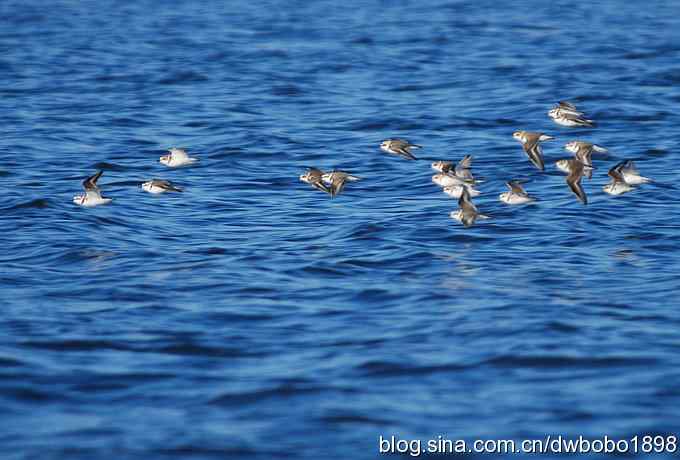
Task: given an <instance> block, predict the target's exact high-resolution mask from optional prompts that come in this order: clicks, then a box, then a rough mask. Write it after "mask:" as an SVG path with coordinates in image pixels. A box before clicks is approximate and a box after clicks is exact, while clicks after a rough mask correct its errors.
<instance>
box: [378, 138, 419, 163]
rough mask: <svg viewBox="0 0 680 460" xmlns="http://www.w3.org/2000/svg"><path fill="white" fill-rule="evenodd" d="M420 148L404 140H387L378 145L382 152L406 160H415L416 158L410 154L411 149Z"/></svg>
mask: <svg viewBox="0 0 680 460" xmlns="http://www.w3.org/2000/svg"><path fill="white" fill-rule="evenodd" d="M420 148H422V146H420V145H416V144H411V143H410V142H409V141H406V140H404V139H387V140H384V141H382V143H381V144H380V149H381V150H382V151H383V152H387V153H391V154H393V155H399V156H400V157H402V158H406V159H407V160H415V159H416V157H415V156H413V154H412V153H411V150H412V149H420Z"/></svg>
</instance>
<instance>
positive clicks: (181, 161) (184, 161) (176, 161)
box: [159, 147, 198, 168]
mask: <svg viewBox="0 0 680 460" xmlns="http://www.w3.org/2000/svg"><path fill="white" fill-rule="evenodd" d="M168 152H169V155H163V156H162V157H161V158H160V160H159V161H160V162H161V163H162V164H164V165H166V166H170V167H171V168H176V167H178V166H185V165H190V164H192V163H195V162H196V161H198V158H192V157H190V156H189V155H188V154H187V152H186V150H183V149H178V148H174V147H173V148H171V149H170V150H168Z"/></svg>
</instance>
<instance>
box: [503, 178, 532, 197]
mask: <svg viewBox="0 0 680 460" xmlns="http://www.w3.org/2000/svg"><path fill="white" fill-rule="evenodd" d="M505 184H506V185H507V186H508V188H509V189H510V191H511V192H512V193H515V194H517V195H523V196H526V195H527V192H526V191H525V190H524V187H522V183H521V182H520V181H518V180H511V181H509V182H506V183H505Z"/></svg>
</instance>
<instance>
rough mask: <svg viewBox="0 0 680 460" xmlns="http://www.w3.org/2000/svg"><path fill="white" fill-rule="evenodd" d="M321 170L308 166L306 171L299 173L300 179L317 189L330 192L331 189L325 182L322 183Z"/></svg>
mask: <svg viewBox="0 0 680 460" xmlns="http://www.w3.org/2000/svg"><path fill="white" fill-rule="evenodd" d="M323 174H324V173H323V171H321V170H320V169H316V168H309V169H308V170H307V172H305V173H304V174H301V175H300V180H301V181H302V182H306V183H308V184H310V185H311V186H312V187H314V188H315V189H317V190H321V191H322V192H326V193H331V190H330V189H329V188H328V186H327V185H326V184H324V183H323Z"/></svg>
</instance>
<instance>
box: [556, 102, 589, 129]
mask: <svg viewBox="0 0 680 460" xmlns="http://www.w3.org/2000/svg"><path fill="white" fill-rule="evenodd" d="M548 116H549V117H550V118H552V120H553V121H554V122H555V123H557V124H558V125H562V126H569V127H575V126H580V127H592V126H594V123H593V120H588V119H587V118H584V117H583V112H580V111H579V110H577V109H576V106H575V105H574V104H572V103H570V102H567V101H560V102H559V103H558V104H557V106H556V107H553V108H552V109H550V111H548Z"/></svg>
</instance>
